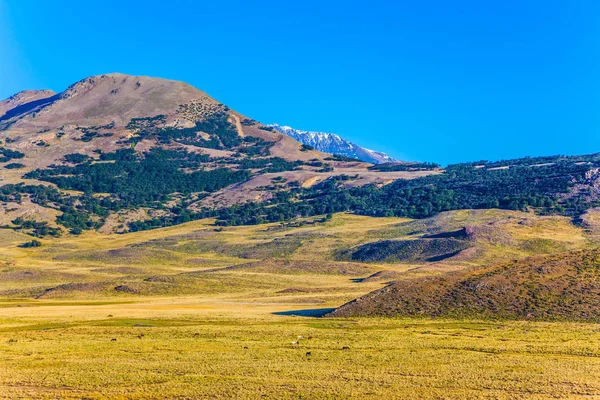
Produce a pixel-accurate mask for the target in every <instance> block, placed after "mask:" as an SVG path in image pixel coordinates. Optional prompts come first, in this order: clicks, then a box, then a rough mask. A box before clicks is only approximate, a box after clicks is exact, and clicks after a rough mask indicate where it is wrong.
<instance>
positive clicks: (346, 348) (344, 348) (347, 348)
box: [342, 346, 350, 350]
mask: <svg viewBox="0 0 600 400" xmlns="http://www.w3.org/2000/svg"><path fill="white" fill-rule="evenodd" d="M342 350H350V347H348V346H344V347H342Z"/></svg>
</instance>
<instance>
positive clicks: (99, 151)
mask: <svg viewBox="0 0 600 400" xmlns="http://www.w3.org/2000/svg"><path fill="white" fill-rule="evenodd" d="M0 171H2V174H0V185H5V186H4V187H3V188H2V194H1V195H0V199H1V200H2V201H3V202H5V203H6V204H8V205H7V206H6V207H3V208H2V209H0V223H1V224H7V225H9V226H11V227H16V228H19V227H21V228H22V227H23V226H24V225H23V223H25V225H27V226H33V225H35V224H34V223H33V222H32V221H23V218H22V216H31V215H38V216H39V220H38V221H37V222H40V223H42V222H45V223H49V224H50V225H53V224H54V223H55V222H56V223H58V224H59V225H63V226H66V227H67V228H69V229H71V230H72V231H73V232H79V231H80V230H82V229H96V228H99V227H103V229H104V230H105V231H112V230H116V231H126V230H127V229H129V228H128V227H127V226H128V224H130V223H133V222H135V221H139V220H148V221H153V220H154V219H156V218H162V219H165V218H167V219H170V220H171V222H168V223H167V222H165V221H162V222H160V224H162V225H164V224H165V223H167V224H172V223H179V222H184V221H186V220H189V219H190V218H199V217H202V216H209V215H211V216H214V213H215V210H216V209H220V208H223V207H230V206H233V205H239V204H244V203H246V202H248V201H251V202H264V201H268V200H270V199H272V198H283V197H282V196H287V195H284V193H290V192H292V190H297V188H298V187H310V186H312V185H314V184H316V183H319V182H324V181H327V180H329V179H337V177H340V176H343V177H344V178H343V179H341V178H340V179H339V181H340V182H342V184H343V185H345V186H348V185H351V186H362V185H366V184H376V185H381V184H384V183H389V182H393V181H394V180H396V179H398V178H416V177H419V176H424V175H427V174H429V173H434V172H430V171H408V172H407V171H391V172H390V173H387V174H382V173H380V172H377V171H371V170H369V165H368V164H366V163H360V162H344V161H340V160H336V159H331V157H330V155H328V154H326V153H322V152H319V151H315V150H309V149H306V148H303V147H302V145H301V144H300V143H298V142H297V141H295V140H294V139H292V138H290V137H289V136H287V135H284V134H281V133H279V132H277V131H276V130H275V129H273V128H271V127H267V126H265V125H263V124H261V123H259V122H257V121H254V120H252V119H250V118H247V117H245V116H244V115H241V114H239V113H237V112H235V111H233V110H231V109H230V108H229V107H227V106H225V105H223V104H222V103H220V102H219V101H217V100H215V99H213V98H211V97H210V96H208V95H207V94H206V93H204V92H202V91H200V90H198V89H196V88H194V87H192V86H190V85H188V84H186V83H183V82H178V81H171V80H165V79H158V78H150V77H143V76H129V75H124V74H107V75H100V76H94V77H89V78H86V79H83V80H81V81H79V82H77V83H75V84H73V85H71V86H70V87H69V88H67V89H66V90H65V91H63V92H61V93H58V94H57V93H54V92H51V91H25V92H21V93H18V94H17V95H15V96H12V97H11V98H9V99H7V100H5V101H2V102H0ZM349 177H352V178H351V179H349ZM24 183H26V184H27V185H26V186H23V185H22V184H24ZM38 207H43V208H47V209H50V210H51V212H49V213H40V212H37V211H35V210H34V209H33V208H35V209H37V208H38ZM56 214H58V217H57V218H56V220H54V216H55V215H56ZM17 218H20V219H18V220H17ZM28 218H29V217H28ZM247 218H254V220H255V221H260V218H258V217H256V218H255V217H251V216H248V217H247ZM14 221H17V223H14ZM152 223H153V222H152ZM106 224H109V226H108V227H107V226H105V225H106ZM144 226H146V227H152V226H153V225H144ZM38 231H40V230H39V229H38Z"/></svg>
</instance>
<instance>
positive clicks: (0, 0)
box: [0, 0, 600, 164]
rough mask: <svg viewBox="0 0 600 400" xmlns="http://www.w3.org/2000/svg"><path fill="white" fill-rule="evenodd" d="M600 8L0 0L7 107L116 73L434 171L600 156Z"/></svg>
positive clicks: (1, 73)
mask: <svg viewBox="0 0 600 400" xmlns="http://www.w3.org/2000/svg"><path fill="white" fill-rule="evenodd" d="M598 21H600V2H598V1H596V0H568V1H565V0H544V1H541V0H527V1H522V0H503V1H500V0H490V1H481V0H454V1H447V0H420V1H401V0H397V1H377V0H375V1H370V2H367V1H352V0H348V1H338V0H332V1H323V0H321V1H313V0H304V1H297V2H296V1H273V0H265V1H238V0H233V1H218V2H217V1H210V2H205V1H180V0H171V1H168V2H164V1H152V0H146V1H137V0H133V1H122V0H121V1H114V0H103V1H86V2H81V1H71V0H64V1H56V2H55V1H36V0H0V97H2V98H5V97H8V96H10V95H11V94H13V93H15V92H17V91H20V90H23V89H42V88H50V89H53V90H55V91H60V90H64V89H65V88H66V87H67V86H68V85H69V84H71V83H73V82H75V81H77V80H79V79H81V78H84V77H86V76H89V75H97V74H102V73H108V72H123V73H128V74H136V75H150V76H157V77H164V78H170V79H178V80H183V81H186V82H188V83H191V84H193V85H194V86H197V87H198V88H200V89H202V90H204V91H206V92H208V93H209V94H210V95H212V96H213V97H215V98H217V99H219V100H220V101H222V102H224V103H226V104H228V105H229V106H230V107H232V108H234V109H236V110H238V111H240V112H242V113H244V114H246V115H248V116H250V117H252V118H255V119H258V120H260V121H262V122H265V123H272V122H276V123H279V124H286V125H291V126H293V127H296V128H300V129H308V130H320V131H327V132H336V133H339V134H341V135H342V136H344V137H346V138H348V139H350V140H353V141H355V142H356V143H358V144H360V145H363V146H366V147H369V148H373V149H376V150H383V151H386V152H388V153H389V154H391V155H393V156H396V157H398V158H400V159H407V160H424V161H436V162H440V163H443V164H446V163H452V162H459V161H470V160H481V159H489V160H496V159H503V158H514V157H520V156H525V155H532V156H534V155H552V154H581V153H592V152H600V68H599V67H600V65H599V64H600V63H599V52H600V23H599V22H598Z"/></svg>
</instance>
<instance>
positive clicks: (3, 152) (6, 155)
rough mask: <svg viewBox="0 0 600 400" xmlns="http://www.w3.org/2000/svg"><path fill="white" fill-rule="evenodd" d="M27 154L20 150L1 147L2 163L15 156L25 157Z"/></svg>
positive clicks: (0, 161)
mask: <svg viewBox="0 0 600 400" xmlns="http://www.w3.org/2000/svg"><path fill="white" fill-rule="evenodd" d="M23 157H25V154H23V153H21V152H20V151H15V150H10V149H6V148H4V147H0V163H4V162H8V161H10V160H12V159H15V158H23Z"/></svg>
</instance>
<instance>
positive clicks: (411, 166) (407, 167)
mask: <svg viewBox="0 0 600 400" xmlns="http://www.w3.org/2000/svg"><path fill="white" fill-rule="evenodd" d="M440 167H441V166H440V165H439V164H435V163H429V162H424V163H384V164H377V165H373V166H372V167H369V169H370V170H371V171H381V172H391V171H428V170H432V169H438V168H440Z"/></svg>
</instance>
